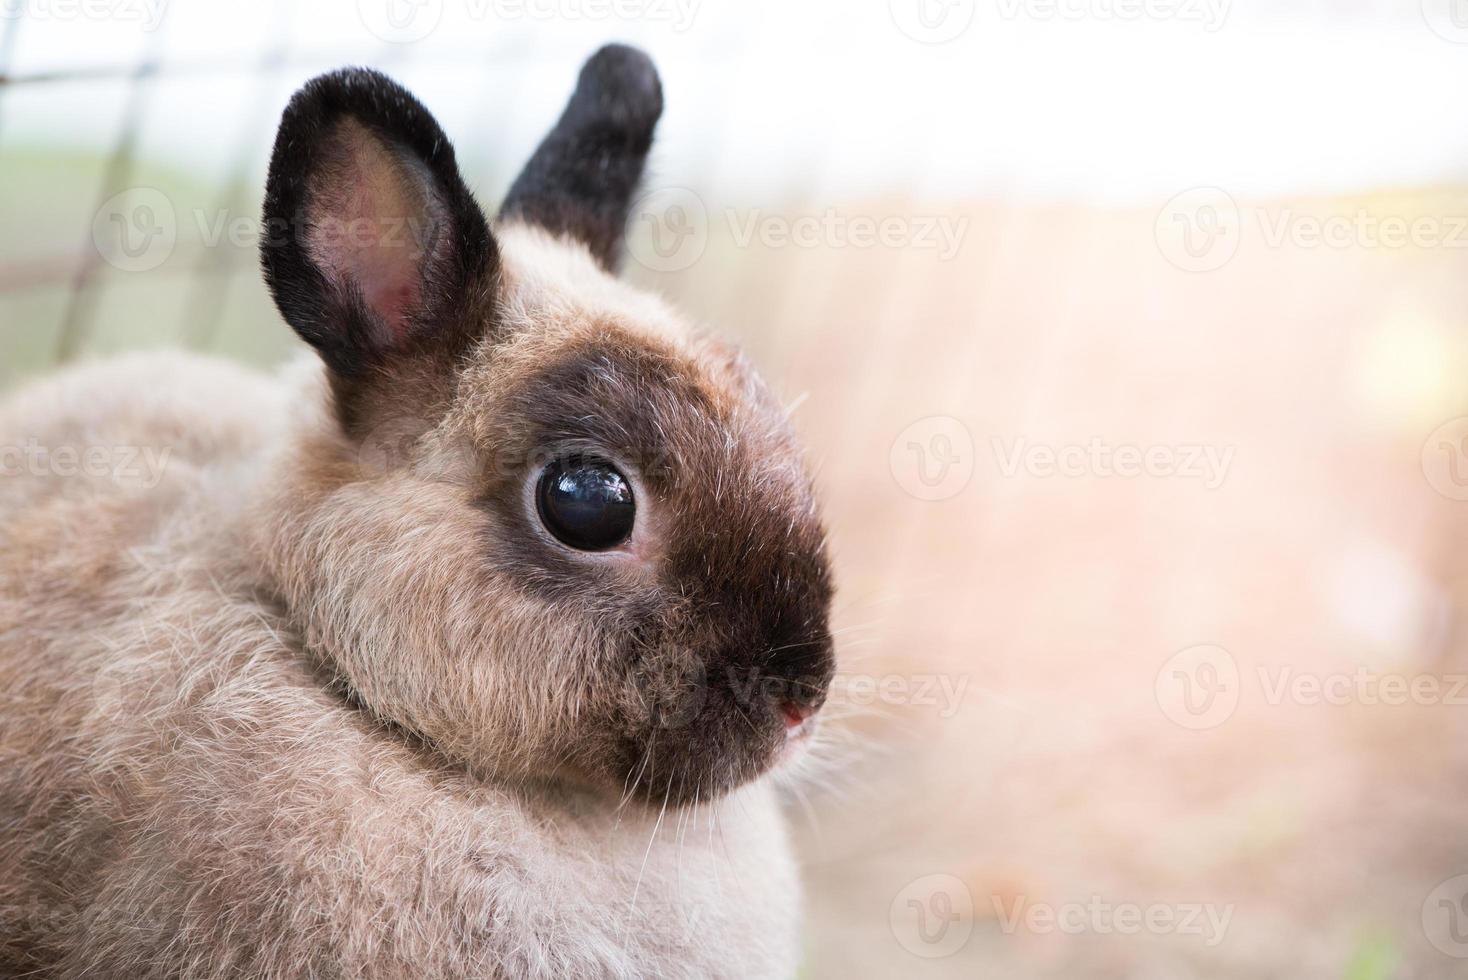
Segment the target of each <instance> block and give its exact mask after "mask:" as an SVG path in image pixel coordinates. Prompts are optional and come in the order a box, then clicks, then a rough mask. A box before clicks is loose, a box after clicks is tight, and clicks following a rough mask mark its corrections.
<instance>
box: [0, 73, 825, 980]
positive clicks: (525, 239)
mask: <svg viewBox="0 0 1468 980" xmlns="http://www.w3.org/2000/svg"><path fill="white" fill-rule="evenodd" d="M661 108H662V95H661V88H660V84H659V82H658V78H657V75H656V72H655V71H654V69H653V67H652V65H651V63H650V62H649V61H648V59H647V58H646V57H645V56H644V55H642V54H640V53H639V52H637V51H634V50H632V49H629V48H626V47H620V46H612V47H608V48H605V49H603V50H602V51H600V52H599V53H597V54H596V55H595V56H594V57H593V58H592V59H591V60H590V61H589V62H588V63H587V65H586V67H585V68H584V69H583V71H582V74H581V77H580V81H579V84H578V86H577V88H576V91H575V94H574V95H573V96H572V98H571V101H570V104H569V106H568V107H567V109H566V111H565V114H564V115H563V116H562V117H561V119H560V121H559V122H558V123H557V124H556V126H555V128H554V129H553V130H552V132H551V133H550V135H549V136H548V137H547V138H546V140H545V141H544V143H543V144H542V145H541V146H540V147H539V149H538V150H537V151H536V152H535V154H534V156H533V157H532V158H531V160H530V162H529V164H528V165H527V166H526V168H525V171H524V173H523V174H522V175H521V176H520V177H519V179H518V180H517V181H516V182H515V184H514V186H513V188H512V189H511V191H510V193H509V195H508V199H507V200H506V202H505V203H504V206H503V208H502V210H501V212H500V216H499V218H498V219H497V220H496V221H495V222H493V223H492V224H491V223H490V222H489V221H487V220H486V218H485V217H484V215H483V214H482V213H481V211H480V210H479V208H478V206H477V205H476V204H475V202H474V199H473V198H472V196H471V195H470V193H469V191H468V189H467V188H466V186H465V184H464V181H463V180H462V178H461V177H460V175H459V172H458V169H457V167H456V164H455V162H454V151H453V147H452V146H451V144H450V143H449V141H448V139H447V137H446V136H445V135H444V133H443V131H442V130H441V129H440V128H439V126H438V124H437V123H436V122H435V121H434V119H433V117H432V116H431V115H429V113H428V112H427V111H426V110H425V109H424V108H423V106H422V105H420V104H419V103H418V102H417V101H416V100H415V99H414V98H413V96H411V95H410V94H409V93H408V92H406V91H405V90H404V89H402V88H401V87H400V86H398V85H397V84H395V83H394V82H392V81H391V80H389V79H388V78H385V77H384V76H382V75H380V74H378V73H376V72H373V71H368V70H362V69H348V70H344V71H338V72H334V73H332V74H328V75H324V76H322V77H320V78H317V79H315V80H314V81H312V82H310V83H309V84H307V85H306V86H305V87H304V88H303V89H302V90H301V91H300V92H299V93H297V95H296V96H295V97H294V98H293V99H292V100H291V103H290V105H289V107H288V108H287V109H286V111H285V115H284V118H283V120H282V122H281V126H280V132H279V135H278V137H277V140H276V143H275V149H274V156H273V158H272V160H271V164H270V171H269V183H268V187H267V193H266V202H265V224H264V231H263V235H262V249H261V252H262V261H263V266H264V272H265V280H266V282H267V283H268V285H269V287H270V289H271V291H272V293H273V295H274V297H275V301H276V304H277V306H278V307H279V309H280V311H281V313H282V315H283V316H284V318H285V320H286V321H287V322H288V323H289V324H290V325H291V326H292V327H293V328H294V329H295V330H296V332H297V333H298V334H300V336H301V337H302V338H304V339H305V340H306V341H307V342H308V343H309V344H310V345H311V346H312V347H314V348H315V351H316V353H317V354H318V355H319V359H318V358H315V357H312V358H308V359H307V361H308V362H309V363H307V362H303V363H302V364H300V365H298V366H297V367H295V368H293V369H291V370H289V371H287V372H286V374H285V376H284V377H282V378H267V377H263V376H259V375H256V374H253V373H251V372H248V371H246V370H244V369H242V368H237V367H230V366H228V365H225V364H221V363H218V362H212V361H207V360H204V359H200V358H193V357H188V356H184V355H179V354H175V355H166V354H154V355H147V356H133V357H130V358H125V359H122V360H118V361H114V362H111V363H105V364H99V365H94V366H89V367H84V368H79V369H75V370H72V371H70V372H69V373H66V374H63V375H61V376H60V377H57V378H55V379H52V380H50V381H47V382H44V383H41V384H39V385H36V386H34V387H32V388H30V389H29V390H27V391H25V392H23V393H21V394H19V395H18V396H17V397H15V398H14V399H12V400H11V401H10V403H9V404H8V405H6V406H5V407H4V408H3V409H0V446H10V447H24V451H23V452H12V453H11V454H10V462H9V463H8V464H7V466H8V468H7V471H6V473H5V475H4V476H3V478H0V974H3V975H5V976H15V975H17V974H20V975H25V976H39V977H139V976H146V977H189V978H197V977H241V976H249V977H412V978H419V977H471V976H472V977H647V976H662V977H725V976H727V977H767V976H790V975H792V974H793V973H794V972H795V970H796V966H797V963H798V959H799V950H800V941H799V928H798V927H799V922H798V919H799V901H798V899H799V888H798V882H797V878H796V873H795V867H794V863H793V860H792V856H791V853H790V851H789V848H788V845H787V842H786V837H785V832H784V829H783V825H782V822H781V818H780V812H779V807H778V803H777V799H776V791H775V789H774V788H773V787H772V786H771V783H770V780H769V779H768V778H762V777H765V776H766V775H767V774H769V773H770V772H771V771H772V770H773V769H776V768H777V767H780V768H782V769H783V768H784V767H785V765H786V764H787V762H788V759H789V757H790V756H791V755H792V754H793V753H796V752H799V751H800V747H801V744H802V743H803V742H804V741H805V738H806V735H807V733H808V732H809V730H810V728H811V726H812V725H813V724H814V721H815V719H814V718H812V717H811V715H812V714H813V712H814V711H815V710H816V709H817V708H819V707H820V705H821V703H822V701H823V699H824V697H825V694H826V691H827V689H828V687H829V684H830V680H831V675H832V670H833V653H832V644H831V636H830V633H829V630H828V625H827V619H828V611H829V610H828V607H829V604H830V599H831V583H830V574H829V569H828V563H827V559H826V556H825V550H824V544H823V532H822V528H821V525H820V522H819V519H818V517H817V514H816V507H815V504H814V501H813V497H812V492H811V488H810V483H809V481H808V479H807V476H806V474H805V473H804V470H803V467H802V465H801V463H800V459H799V454H798V450H797V448H796V447H795V445H794V444H793V442H792V437H791V434H790V432H789V431H788V428H787V425H786V421H785V415H784V413H783V412H782V410H781V407H780V405H779V404H777V403H776V402H775V401H774V400H773V399H772V397H771V395H770V393H769V392H768V390H767V389H766V388H765V387H764V385H763V384H762V383H761V382H760V380H759V379H758V378H757V377H756V376H755V375H754V374H753V373H752V372H751V370H750V368H749V367H748V366H747V364H746V363H745V362H744V361H742V360H741V359H740V358H739V356H738V355H737V354H735V353H733V352H732V351H731V350H730V349H729V348H728V347H726V346H724V345H723V344H721V343H719V342H717V341H715V340H712V339H710V338H708V337H705V336H702V335H700V334H698V333H696V332H695V331H692V330H690V329H689V328H688V326H687V325H686V324H685V323H684V321H683V320H681V319H680V318H679V317H678V316H677V315H676V314H675V313H673V312H672V311H670V310H669V309H668V308H667V307H666V306H664V305H663V304H662V303H661V302H660V301H659V300H657V299H655V298H653V297H650V296H648V295H645V294H643V293H640V292H638V291H635V290H633V289H632V288H630V287H628V286H626V285H623V284H621V283H619V282H618V281H617V280H616V279H615V278H614V277H613V275H612V271H613V270H614V268H615V266H616V264H617V257H618V252H619V249H620V240H621V236H622V229H623V226H624V222H625V221H626V217H627V213H628V210H629V207H630V205H629V201H630V199H631V197H632V195H633V194H634V192H635V190H636V187H637V184H638V181H639V178H640V176H641V172H642V169H643V163H644V159H645V157H646V155H647V151H648V148H649V145H650V143H651V140H652V132H653V129H654V126H655V124H656V122H657V119H658V116H659V114H660V112H661ZM98 447H101V448H102V449H103V453H102V456H101V457H97V458H94V459H93V462H97V461H99V460H100V459H127V458H131V457H130V456H129V453H133V454H135V455H136V456H137V458H139V459H145V460H146V459H151V460H154V461H155V462H156V461H166V463H165V464H164V465H161V466H160V467H159V471H158V472H157V473H150V474H145V476H151V477H152V478H151V479H141V478H134V477H133V476H131V475H130V474H131V473H132V472H133V471H131V470H129V471H126V472H124V467H121V466H112V467H110V468H108V467H100V468H99V467H97V466H91V467H88V466H85V465H82V466H78V465H75V463H76V461H77V458H78V454H82V456H81V458H82V459H83V460H85V459H87V458H93V457H96V452H95V451H96V450H97V448H98ZM109 453H110V454H111V455H108V454H109ZM17 460H23V462H17ZM67 460H71V461H72V465H61V464H62V463H63V462H65V461H67ZM0 462H3V460H0Z"/></svg>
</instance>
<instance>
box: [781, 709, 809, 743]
mask: <svg viewBox="0 0 1468 980" xmlns="http://www.w3.org/2000/svg"><path fill="white" fill-rule="evenodd" d="M780 713H781V714H782V715H784V716H785V734H786V735H798V734H800V729H801V727H802V726H803V725H804V724H805V721H806V719H807V718H809V717H810V716H811V715H813V714H815V708H812V707H811V706H810V705H808V704H801V703H800V702H798V701H785V702H782V703H781V705H780Z"/></svg>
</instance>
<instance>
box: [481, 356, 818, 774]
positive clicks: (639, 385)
mask: <svg viewBox="0 0 1468 980" xmlns="http://www.w3.org/2000/svg"><path fill="white" fill-rule="evenodd" d="M715 363H716V365H717V366H716V367H715V368H714V369H709V368H708V367H707V365H704V364H702V363H699V364H695V363H694V362H692V361H690V360H689V359H687V358H686V357H683V356H681V355H678V354H676V353H673V352H671V351H668V350H663V349H660V348H658V347H657V346H655V345H654V344H653V343H651V342H645V341H639V340H636V339H633V338H631V337H630V335H628V334H626V333H624V332H622V331H620V330H617V329H616V328H611V327H609V328H606V329H598V330H594V331H591V332H589V333H588V334H587V335H586V336H584V337H583V338H582V339H580V340H579V341H577V342H575V343H573V344H570V345H568V346H567V347H565V348H564V349H563V350H561V351H560V352H559V354H558V356H557V357H556V358H555V359H554V360H553V361H552V362H551V363H550V364H549V365H548V366H547V367H545V368H544V369H543V370H541V371H539V372H538V373H536V374H534V375H532V376H529V377H527V378H525V379H524V380H523V381H521V382H520V383H518V384H517V385H516V386H515V387H514V390H512V391H509V392H507V393H506V394H505V396H504V398H503V399H502V400H501V401H500V403H499V404H500V409H499V411H500V413H501V417H500V418H498V419H496V427H497V429H498V430H499V432H500V433H502V434H503V441H501V442H499V444H498V446H497V447H496V451H495V453H494V456H495V459H496V461H497V462H498V463H506V462H508V463H510V465H495V464H491V465H490V466H489V467H488V468H487V470H488V471H487V473H486V476H485V490H484V494H483V497H482V505H483V506H484V507H485V508H487V509H488V510H489V511H490V513H491V515H492V517H493V518H494V520H493V522H492V524H493V528H494V530H493V531H492V533H490V534H489V535H488V539H487V540H486V542H485V548H486V551H487V558H488V560H489V562H490V563H491V564H492V565H493V566H495V567H498V568H505V567H512V568H514V569H515V575H514V581H515V583H516V584H517V586H518V587H519V588H521V589H522V590H524V591H525V592H526V593H527V594H528V595H529V596H531V597H533V598H535V599H537V600H539V601H541V602H544V603H546V604H548V605H549V606H552V607H554V608H557V609H560V610H563V612H564V614H565V615H567V616H574V617H576V618H578V619H586V618H589V619H591V620H592V621H593V622H594V623H595V624H596V628H597V629H599V630H603V631H605V634H606V636H607V637H608V638H609V643H610V645H611V647H612V649H613V650H614V653H613V655H612V656H610V657H609V658H608V659H609V664H608V666H607V669H608V670H609V671H611V672H613V673H615V674H616V675H617V676H616V678H615V679H612V678H610V677H608V678H606V679H605V681H604V682H605V683H608V684H612V685H618V686H626V685H630V686H631V687H633V688H634V689H635V690H636V691H637V692H639V693H641V694H646V695H647V698H645V699H644V700H645V701H647V702H656V705H655V706H654V708H653V711H652V712H651V713H652V715H653V717H647V716H646V712H644V711H642V710H640V709H645V708H647V707H648V705H647V704H646V703H644V704H641V705H637V706H636V707H637V708H638V709H639V710H638V711H636V712H633V713H632V714H633V715H634V716H633V717H629V716H628V713H626V712H619V715H620V716H617V717H611V718H608V719H606V724H607V725H608V726H609V728H610V731H609V732H608V735H609V736H613V735H614V736H615V740H616V743H617V745H618V748H617V749H616V750H615V751H614V753H613V754H614V755H615V756H616V757H617V758H618V760H619V761H618V763H617V766H616V767H614V768H613V769H612V771H610V772H608V773H607V775H608V776H613V777H615V778H619V779H626V778H627V777H628V776H629V775H633V776H634V777H635V780H636V781H635V784H634V785H633V788H634V789H636V790H638V791H639V792H642V793H644V794H645V795H647V796H648V797H649V798H652V799H656V800H661V799H662V797H663V795H664V794H669V795H671V797H672V798H674V799H678V798H680V797H679V794H680V793H685V792H686V793H687V794H688V795H689V796H690V797H691V796H692V795H693V794H694V793H695V791H698V792H701V793H702V794H703V795H705V796H707V795H708V794H709V793H710V792H712V791H721V790H724V789H727V788H729V787H731V786H733V785H735V784H737V783H739V782H742V781H744V780H746V779H748V778H752V777H753V776H754V775H757V774H758V773H759V772H761V771H763V769H764V768H765V767H766V766H767V765H768V764H769V762H770V761H771V760H772V757H773V755H774V754H775V753H776V752H778V750H779V749H780V747H781V746H783V742H784V731H785V725H786V724H787V721H786V719H787V717H788V715H789V712H790V710H794V709H799V710H803V711H809V710H812V709H814V708H816V707H818V706H819V705H820V703H821V701H822V700H823V699H824V697H825V692H826V689H827V687H828V685H829V682H830V679H831V675H832V673H833V670H834V660H833V652H832V644H831V639H830V635H829V631H828V615H829V607H830V601H831V592H832V587H831V581H830V572H829V568H828V564H827V559H826V554H825V547H824V532H823V529H822V527H821V525H820V523H819V521H818V519H817V518H816V516H815V512H814V508H813V506H812V500H811V496H810V490H809V487H808V486H807V484H806V479H805V477H804V475H803V473H802V471H801V470H800V468H799V466H798V465H797V464H796V462H795V460H796V456H795V450H794V448H793V445H792V444H791V441H790V437H789V434H788V432H787V431H786V429H785V426H784V422H783V417H781V416H779V415H778V414H777V413H775V412H772V411H770V406H769V405H766V404H751V403H750V401H749V400H748V399H747V398H745V397H744V392H743V389H744V388H745V387H747V386H749V385H753V384H756V382H754V381H753V380H752V378H751V377H749V376H748V375H747V374H746V373H745V372H744V370H743V369H742V368H741V367H740V366H738V365H737V364H728V363H723V362H715ZM725 372H727V376H725ZM736 392H737V393H738V394H737V395H736V394H735V393H736ZM586 451H593V452H595V453H597V454H600V455H602V456H604V457H605V458H607V459H610V460H612V461H613V462H615V463H617V464H618V466H620V467H623V468H625V469H626V470H627V472H628V473H629V474H631V475H634V478H635V479H636V481H637V484H638V488H639V505H638V506H639V512H638V515H637V520H639V521H645V522H648V523H649V524H651V525H652V526H653V527H655V528H656V532H655V535H653V544H652V545H651V546H650V549H649V550H648V551H647V552H646V553H645V554H639V555H636V556H624V557H623V558H622V559H620V564H619V561H615V560H614V561H607V560H604V559H603V558H602V557H600V556H591V557H589V556H587V555H585V554H580V553H577V552H576V551H575V550H574V549H570V548H567V547H565V546H564V545H561V544H559V543H558V542H556V541H555V540H554V539H553V538H552V537H550V536H549V535H548V534H546V533H545V531H544V530H543V529H541V528H538V527H536V526H535V522H536V521H537V515H536V513H535V511H534V509H533V508H532V507H528V506H527V505H526V501H525V492H524V488H525V486H526V485H527V482H528V481H533V480H534V479H535V477H536V467H537V466H539V465H540V463H541V461H544V460H549V459H551V458H553V457H556V456H557V455H559V454H562V453H578V452H586ZM628 566H632V567H634V568H635V570H636V574H633V573H631V572H629V569H628ZM693 701H696V702H697V705H696V710H690V708H689V705H690V704H692V702H693ZM674 702H680V703H674ZM680 704H681V707H680ZM792 706H793V708H792ZM680 713H681V715H682V717H676V718H675V721H676V730H674V731H669V730H668V729H669V728H670V716H678V715H680ZM653 743H656V744H657V746H658V748H657V749H656V751H655V752H654V753H653V755H654V758H653V760H652V761H651V762H649V761H647V758H646V757H647V755H648V746H649V745H650V744H653ZM637 767H641V768H642V769H643V772H642V774H641V775H636V774H635V773H633V769H635V768H637Z"/></svg>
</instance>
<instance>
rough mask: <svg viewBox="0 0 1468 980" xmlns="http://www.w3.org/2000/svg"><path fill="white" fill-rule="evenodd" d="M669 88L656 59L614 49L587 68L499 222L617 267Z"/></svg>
mask: <svg viewBox="0 0 1468 980" xmlns="http://www.w3.org/2000/svg"><path fill="white" fill-rule="evenodd" d="M662 112H663V89H662V84H661V83H660V82H659V81H658V73H657V69H656V68H654V67H653V64H652V60H651V59H649V58H648V56H647V55H645V54H643V53H642V52H641V51H638V50H637V49H636V48H629V47H627V46H625V45H621V44H609V45H607V46H606V47H604V48H602V49H601V50H600V51H598V52H597V53H596V54H594V55H592V56H591V59H590V60H588V61H587V62H586V65H585V67H583V68H582V69H581V77H580V79H579V80H578V82H577V84H576V91H575V92H574V93H573V94H572V95H571V101H570V102H569V103H568V104H567V106H566V110H565V112H564V113H562V114H561V118H560V121H559V122H557V123H556V125H555V128H554V129H552V130H551V131H550V135H548V136H547V137H546V138H545V141H544V142H542V143H541V144H540V147H539V148H538V149H537V150H536V151H535V154H534V155H533V156H532V157H531V158H530V162H529V163H527V164H526V165H525V169H524V171H523V172H521V174H520V176H519V177H518V178H517V179H516V180H515V183H514V185H513V186H512V187H511V188H510V193H509V195H508V196H507V197H506V198H505V202H504V204H503V206H502V207H501V209H500V217H501V218H505V219H518V220H522V221H526V222H529V223H531V224H535V225H540V226H541V227H543V228H545V229H547V230H549V231H551V232H554V233H556V234H562V235H568V236H570V237H571V238H574V239H576V240H577V241H580V242H582V243H583V244H585V245H586V246H587V248H589V249H590V250H591V254H592V255H593V256H595V257H596V259H597V261H599V262H600V263H601V264H602V265H603V266H604V267H606V268H607V269H609V270H612V269H615V267H616V264H617V260H618V257H619V256H620V253H621V247H622V236H623V230H624V228H625V226H626V223H627V213H628V210H629V209H630V207H631V205H632V196H633V194H634V193H636V191H637V184H638V182H639V181H640V180H641V179H642V169H643V165H644V164H645V163H646V162H647V152H648V150H649V149H650V148H651V147H652V134H653V129H654V127H655V126H656V125H657V121H658V117H659V116H661V115H662Z"/></svg>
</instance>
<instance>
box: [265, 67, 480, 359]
mask: <svg viewBox="0 0 1468 980" xmlns="http://www.w3.org/2000/svg"><path fill="white" fill-rule="evenodd" d="M264 218H265V234H264V235H263V236H262V240H261V246H260V250H261V262H262V265H263V267H264V271H265V280H266V283H267V284H268V285H269V287H270V291H271V293H272V295H273V296H274V298H275V304H276V306H277V307H278V308H279V309H280V312H281V315H282V316H284V317H285V319H286V322H288V323H289V324H290V325H291V326H292V327H293V328H295V331H296V332H297V333H298V334H300V335H301V337H302V338H303V339H304V340H305V341H306V342H307V343H309V344H311V345H312V346H313V347H315V348H316V350H317V351H318V352H319V353H320V354H321V357H322V359H323V360H324V361H326V363H327V366H328V367H330V368H331V370H332V372H333V373H334V374H335V375H336V376H337V379H338V381H343V380H347V381H349V380H352V379H355V378H359V377H362V376H364V375H365V374H367V373H368V372H369V371H371V370H372V369H374V368H376V367H379V366H381V365H383V364H385V363H387V362H390V361H391V360H392V359H394V358H397V357H401V356H404V355H411V354H416V353H436V352H440V351H447V352H449V353H457V352H458V351H459V350H462V349H463V347H464V346H465V345H466V344H467V343H469V342H471V341H472V340H473V339H474V337H475V336H477V330H478V327H479V323H481V322H482V319H481V318H479V317H476V316H475V315H474V314H475V311H474V310H473V309H472V307H474V305H475V300H476V297H479V296H481V295H483V294H485V293H486V292H487V291H486V290H484V289H481V288H480V287H481V286H482V284H483V283H485V282H488V281H489V280H490V279H491V278H492V276H493V274H494V271H495V266H496V264H497V253H496V249H495V243H494V239H493V238H492V237H491V236H490V232H489V225H488V223H487V222H486V220H485V218H484V214H483V213H482V212H481V211H480V210H479V206H478V205H477V204H476V203H475V202H474V198H473V196H472V195H471V194H470V193H469V190H468V188H467V187H466V186H465V185H464V181H463V179H462V178H461V177H460V175H459V170H458V166H457V165H456V163H455V162H454V150H453V146H452V145H451V144H450V143H449V141H448V139H447V137H445V136H444V133H443V130H442V129H440V128H439V125H438V123H437V122H436V121H435V120H434V118H433V116H432V115H431V114H429V112H428V110H427V109H425V108H423V106H422V105H421V104H420V103H419V102H418V100H416V99H415V98H413V96H412V95H410V94H409V93H408V92H407V91H406V90H405V89H403V88H402V87H401V86H400V85H398V84H397V83H396V82H394V81H392V80H391V79H389V78H387V77H386V76H384V75H381V74H379V73H377V72H375V71H370V70H366V69H344V70H342V71H337V72H332V73H331V74H328V75H322V76H320V77H319V78H316V79H314V80H312V81H311V82H309V83H307V84H306V86H305V87H304V88H302V89H301V90H300V91H299V92H297V93H296V95H295V97H294V98H292V99H291V102H290V105H289V106H287V108H286V110H285V115H284V117H283V118H282V119H281V124H280V131H279V133H278V135H277V136H276V141H275V150H274V154H273V155H272V157H271V160H270V174H269V178H268V181H267V185H266V193H265V215H264ZM476 321H478V322H476Z"/></svg>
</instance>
